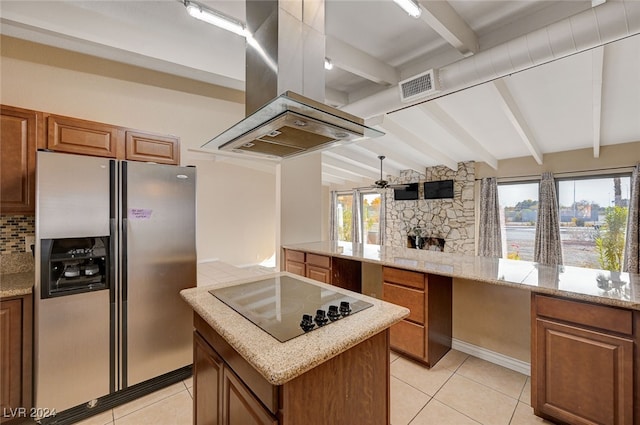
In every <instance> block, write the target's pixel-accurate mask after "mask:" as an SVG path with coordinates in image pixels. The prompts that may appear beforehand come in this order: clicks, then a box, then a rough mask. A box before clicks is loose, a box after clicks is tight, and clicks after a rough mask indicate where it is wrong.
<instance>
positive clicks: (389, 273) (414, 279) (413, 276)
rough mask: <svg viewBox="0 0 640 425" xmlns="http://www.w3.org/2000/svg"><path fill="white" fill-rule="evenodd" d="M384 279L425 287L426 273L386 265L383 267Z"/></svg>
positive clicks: (413, 286) (417, 287)
mask: <svg viewBox="0 0 640 425" xmlns="http://www.w3.org/2000/svg"><path fill="white" fill-rule="evenodd" d="M382 279H383V280H384V281H385V282H391V283H397V284H400V285H404V286H411V287H412V288H416V289H424V279H425V277H424V274H422V273H419V272H411V271H409V270H402V269H395V268H393V267H384V268H383V269H382Z"/></svg>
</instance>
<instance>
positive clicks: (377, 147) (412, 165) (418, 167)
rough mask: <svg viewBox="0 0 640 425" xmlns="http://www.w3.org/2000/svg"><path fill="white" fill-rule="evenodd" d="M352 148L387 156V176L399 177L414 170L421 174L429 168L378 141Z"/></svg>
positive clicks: (385, 163) (384, 164) (385, 165)
mask: <svg viewBox="0 0 640 425" xmlns="http://www.w3.org/2000/svg"><path fill="white" fill-rule="evenodd" d="M352 146H353V148H354V149H362V150H364V151H368V152H372V153H374V154H376V155H384V156H386V158H385V160H384V161H383V169H384V172H385V173H386V174H392V175H396V176H399V175H400V171H402V170H414V171H417V172H419V173H424V171H425V169H426V168H427V167H426V166H425V165H424V164H420V163H419V162H417V161H414V160H413V159H411V158H409V157H407V156H406V155H403V154H401V153H400V152H399V151H398V149H394V146H389V147H385V146H384V145H383V143H382V142H380V143H378V141H377V140H368V141H367V142H366V145H365V144H362V145H359V144H358V145H352ZM396 170H397V171H396Z"/></svg>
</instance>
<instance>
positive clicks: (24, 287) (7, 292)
mask: <svg viewBox="0 0 640 425" xmlns="http://www.w3.org/2000/svg"><path fill="white" fill-rule="evenodd" d="M34 280H35V275H34V273H33V272H32V271H31V272H22V273H6V274H1V275H0V298H6V297H18V296H22V295H28V294H31V293H32V290H33V284H34Z"/></svg>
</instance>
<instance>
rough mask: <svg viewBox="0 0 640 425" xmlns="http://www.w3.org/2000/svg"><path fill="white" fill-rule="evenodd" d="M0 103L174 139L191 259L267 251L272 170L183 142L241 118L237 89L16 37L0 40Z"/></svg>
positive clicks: (249, 256)
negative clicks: (191, 226) (190, 183)
mask: <svg viewBox="0 0 640 425" xmlns="http://www.w3.org/2000/svg"><path fill="white" fill-rule="evenodd" d="M1 54H2V56H1V63H0V84H1V85H0V103H3V104H7V105H12V106H18V107H23V108H28V109H34V110H39V111H45V112H50V113H55V114H60V115H68V116H72V117H77V118H83V119H87V120H92V121H99V122H104V123H109V124H114V125H120V126H126V127H132V128H137V129H140V130H146V131H151V132H157V133H170V134H175V135H177V136H179V137H180V139H181V156H182V163H183V165H192V164H193V165H196V166H197V168H198V190H197V215H198V216H197V220H198V258H199V259H200V260H202V259H214V258H217V259H220V260H224V261H227V262H229V263H232V264H236V265H246V264H255V263H259V262H260V261H262V260H263V259H265V258H269V257H270V256H271V255H273V253H274V250H275V202H274V199H275V174H273V173H269V172H261V171H256V170H250V169H248V168H246V167H242V166H238V165H232V164H230V163H225V162H224V161H223V160H220V161H213V160H195V159H193V158H194V157H192V155H191V154H188V153H187V151H186V150H187V148H190V147H194V148H197V147H200V146H201V145H202V144H203V143H204V142H206V141H207V140H209V139H210V138H211V137H213V136H215V135H216V134H218V133H219V132H221V131H223V130H224V129H226V128H228V127H229V126H231V125H232V124H234V123H235V122H237V121H238V120H240V119H241V118H243V117H244V104H243V101H244V95H243V93H242V92H239V91H236V90H230V89H226V88H222V87H218V86H213V85H209V84H203V83H199V82H195V81H191V80H188V79H181V78H175V77H171V76H168V75H166V74H162V73H158V72H153V71H148V70H144V69H141V68H137V67H133V66H129V65H124V64H119V63H116V62H111V61H106V60H102V59H97V58H93V57H89V56H86V55H81V54H76V53H71V52H68V51H64V50H60V49H55V48H50V47H46V46H42V45H39V44H35V43H29V42H24V41H20V40H16V39H13V38H10V37H2V39H1Z"/></svg>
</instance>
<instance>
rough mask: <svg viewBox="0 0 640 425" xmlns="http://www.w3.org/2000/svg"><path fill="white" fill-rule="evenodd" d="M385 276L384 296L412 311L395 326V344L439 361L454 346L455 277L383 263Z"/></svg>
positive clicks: (429, 360)
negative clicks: (453, 285)
mask: <svg viewBox="0 0 640 425" xmlns="http://www.w3.org/2000/svg"><path fill="white" fill-rule="evenodd" d="M382 279H383V283H382V298H383V299H384V300H385V301H388V302H390V303H393V304H397V305H401V306H403V307H406V308H408V309H409V311H410V313H409V316H408V317H406V318H405V319H404V320H403V321H401V322H400V323H397V324H395V325H393V326H392V327H391V348H392V349H393V350H396V351H398V352H401V353H403V354H405V355H407V356H409V357H411V358H413V359H415V360H418V361H420V362H422V363H424V364H426V365H427V366H433V365H435V364H436V362H437V361H438V360H440V359H441V358H442V357H443V356H444V355H445V354H446V353H447V352H448V351H449V350H450V349H451V340H452V335H451V333H452V311H451V305H452V304H451V302H452V298H451V297H452V281H451V278H449V277H445V276H439V275H432V274H427V273H421V272H415V271H410V270H404V269H398V268H394V267H383V269H382Z"/></svg>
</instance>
